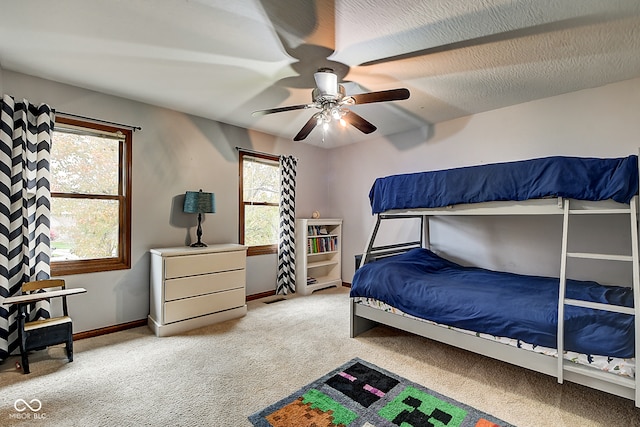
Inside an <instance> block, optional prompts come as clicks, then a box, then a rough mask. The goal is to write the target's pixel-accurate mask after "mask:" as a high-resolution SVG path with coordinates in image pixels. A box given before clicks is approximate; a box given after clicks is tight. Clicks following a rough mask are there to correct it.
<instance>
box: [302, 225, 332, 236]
mask: <svg viewBox="0 0 640 427" xmlns="http://www.w3.org/2000/svg"><path fill="white" fill-rule="evenodd" d="M307 234H308V235H309V236H326V235H328V234H329V231H328V230H327V227H325V226H324V225H309V226H307Z"/></svg>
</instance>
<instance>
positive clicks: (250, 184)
mask: <svg viewBox="0 0 640 427" xmlns="http://www.w3.org/2000/svg"><path fill="white" fill-rule="evenodd" d="M279 204H280V166H279V158H278V157H277V156H270V155H264V154H255V153H247V152H243V151H240V243H241V244H244V245H246V246H249V249H248V251H247V254H248V255H258V254H267V253H276V252H277V244H278V227H279Z"/></svg>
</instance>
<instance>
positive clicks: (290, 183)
mask: <svg viewBox="0 0 640 427" xmlns="http://www.w3.org/2000/svg"><path fill="white" fill-rule="evenodd" d="M297 165H298V159H296V158H295V157H292V156H280V235H279V239H278V279H277V285H276V294H283V295H286V294H288V293H289V292H295V291H296V236H295V230H296V169H297Z"/></svg>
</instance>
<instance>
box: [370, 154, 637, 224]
mask: <svg viewBox="0 0 640 427" xmlns="http://www.w3.org/2000/svg"><path fill="white" fill-rule="evenodd" d="M637 192H638V156H629V157H625V158H615V159H596V158H580V157H559V156H556V157H546V158H541V159H532V160H522V161H517V162H509V163H495V164H487V165H479V166H469V167H462V168H455V169H447V170H439V171H432V172H420V173H412V174H403V175H393V176H388V177H384V178H378V179H376V181H375V182H374V184H373V186H372V187H371V191H370V192H369V199H370V202H371V209H372V211H373V213H374V214H376V213H380V212H384V211H387V210H391V209H416V208H435V207H443V206H449V205H455V204H461V203H478V202H491V201H499V200H527V199H537V198H544V197H550V196H552V197H567V198H572V199H580V200H606V199H613V200H615V201H617V202H621V203H629V201H630V200H631V198H632V197H633V196H634V195H635V194H636V193H637Z"/></svg>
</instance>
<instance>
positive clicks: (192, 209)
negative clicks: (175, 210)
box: [183, 190, 216, 213]
mask: <svg viewBox="0 0 640 427" xmlns="http://www.w3.org/2000/svg"><path fill="white" fill-rule="evenodd" d="M183 210H184V212H186V213H215V212H216V195H215V194H213V193H205V192H203V191H202V190H200V191H187V192H186V193H185V195H184V209H183Z"/></svg>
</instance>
